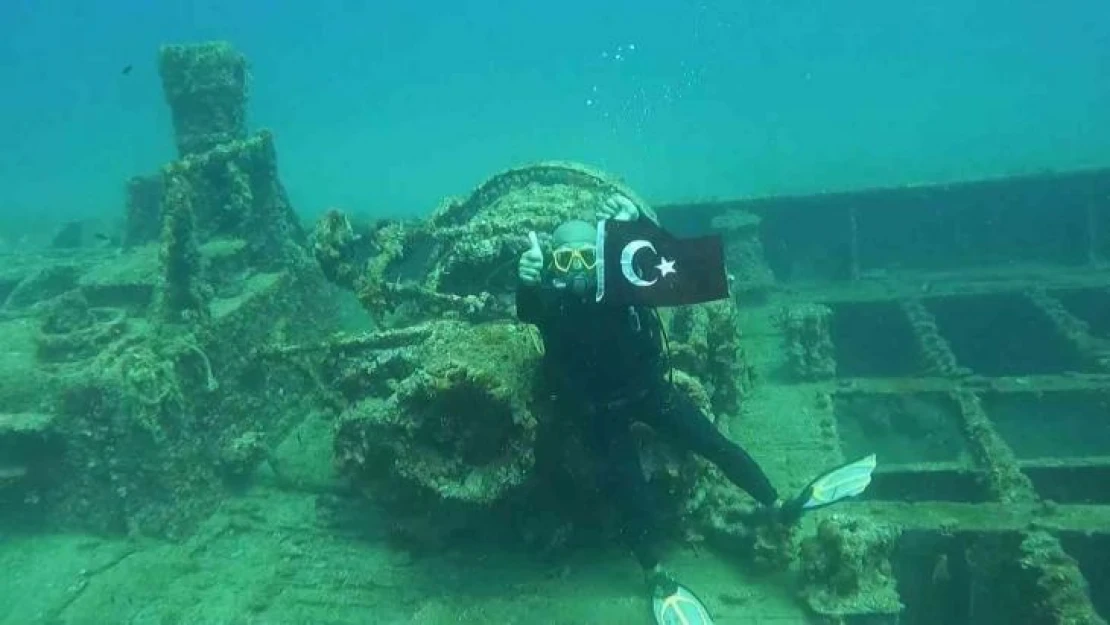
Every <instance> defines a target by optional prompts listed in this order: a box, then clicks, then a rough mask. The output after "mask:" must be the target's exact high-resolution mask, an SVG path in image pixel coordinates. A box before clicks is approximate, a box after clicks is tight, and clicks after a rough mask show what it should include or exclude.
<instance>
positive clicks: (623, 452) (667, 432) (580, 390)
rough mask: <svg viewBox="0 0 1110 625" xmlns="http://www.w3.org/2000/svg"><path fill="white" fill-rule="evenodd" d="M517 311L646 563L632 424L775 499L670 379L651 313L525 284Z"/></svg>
mask: <svg viewBox="0 0 1110 625" xmlns="http://www.w3.org/2000/svg"><path fill="white" fill-rule="evenodd" d="M516 305H517V317H518V318H519V319H520V320H521V321H523V322H526V323H531V324H535V325H536V326H537V327H538V328H539V330H540V333H541V334H542V335H543V342H544V361H543V362H544V371H545V377H546V379H547V383H548V384H549V385H550V387H551V390H552V392H553V393H554V394H555V395H556V397H557V398H558V401H559V402H560V404H561V406H562V407H564V408H567V409H570V410H573V411H574V412H575V413H576V414H577V415H579V416H580V417H581V418H582V419H581V420H582V423H583V425H584V438H585V440H586V442H587V444H588V445H589V446H590V447H591V448H592V451H593V452H594V453H595V454H596V457H597V460H598V462H599V465H600V467H601V470H600V471H599V475H598V478H599V481H600V485H601V488H602V489H603V492H604V493H605V494H606V496H607V497H609V498H611V499H612V500H613V501H614V502H615V503H616V505H617V506H618V507H619V508H620V513H621V518H622V521H623V527H622V533H623V534H624V537H625V539H626V540H627V541H628V544H629V547H631V549H632V551H633V553H635V555H636V558H637V559H638V560H639V561H640V564H641V565H642V566H644V567H645V568H651V567H652V566H654V565H655V564H657V563H658V562H659V554H658V540H657V539H656V537H655V535H654V534H655V532H654V530H655V529H656V524H657V513H656V510H657V508H656V505H655V502H654V501H653V500H652V493H651V490H650V488H649V486H648V483H647V480H646V478H645V477H644V474H643V471H642V470H641V468H640V458H639V448H638V447H637V445H636V441H635V439H634V438H633V435H632V431H631V427H630V426H631V425H632V423H633V421H640V422H643V423H645V424H647V425H649V426H651V427H652V428H653V429H655V430H656V431H657V432H659V433H660V434H661V435H663V436H665V437H667V439H668V440H669V441H670V442H671V443H673V444H675V445H676V446H678V447H680V448H684V449H687V450H689V451H692V452H694V453H696V454H698V455H700V456H702V457H704V458H705V459H707V460H709V461H710V462H712V463H713V464H715V465H716V466H717V467H718V468H719V469H720V470H721V471H722V472H723V473H724V474H725V475H726V476H727V477H728V478H729V479H730V480H731V481H732V482H733V483H735V484H736V485H737V486H739V487H740V488H742V489H744V490H745V491H747V492H748V493H749V494H751V495H752V497H754V498H755V499H756V500H757V501H759V502H760V503H762V504H764V505H771V504H773V503H774V501H775V500H776V499H777V497H778V495H777V493H776V491H775V488H774V487H773V486H772V485H771V482H770V481H769V480H768V479H767V476H766V475H765V474H764V473H763V470H762V469H760V467H759V465H758V464H756V462H755V461H754V460H753V459H752V458H751V456H749V455H748V453H747V452H746V451H744V449H743V448H741V447H740V446H739V445H737V444H736V443H734V442H732V441H730V440H729V439H728V438H726V437H725V436H724V435H723V434H721V433H720V431H718V430H717V428H716V427H715V426H714V425H713V424H712V423H710V421H709V420H708V419H707V418H706V417H705V416H704V415H703V414H702V413H701V411H700V410H699V409H698V408H697V406H695V405H694V403H693V402H692V401H691V400H690V399H689V398H688V397H686V396H685V395H684V394H683V393H680V392H677V391H676V390H675V389H674V388H673V385H672V384H671V383H670V382H669V379H668V376H667V370H668V363H667V360H666V355H665V353H664V344H663V337H662V328H661V327H660V324H659V320H658V316H657V315H656V314H655V313H654V311H652V310H651V309H649V308H639V307H611V306H605V305H600V304H595V303H592V302H582V301H576V300H574V299H572V298H568V297H564V296H561V295H560V294H558V293H555V292H552V291H550V290H546V289H542V288H540V287H529V286H521V287H519V288H518V289H517V294H516Z"/></svg>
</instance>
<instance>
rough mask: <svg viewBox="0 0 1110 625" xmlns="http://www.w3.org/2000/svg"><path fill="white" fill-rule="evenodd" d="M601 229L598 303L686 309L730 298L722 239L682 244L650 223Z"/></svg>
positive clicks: (683, 241)
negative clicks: (682, 307) (690, 305)
mask: <svg viewBox="0 0 1110 625" xmlns="http://www.w3.org/2000/svg"><path fill="white" fill-rule="evenodd" d="M601 228H602V232H601V236H600V237H599V239H600V241H599V243H600V248H601V262H599V263H598V266H597V279H598V292H597V300H598V301H599V302H604V303H607V304H616V305H636V304H639V305H644V306H686V305H689V304H700V303H702V302H709V301H713V300H718V299H727V298H728V296H729V294H728V273H727V272H726V271H725V258H724V246H723V244H722V242H721V237H720V236H717V235H711V236H704V237H695V238H688V239H680V238H678V237H675V236H674V235H672V234H670V233H669V232H667V231H666V230H663V229H662V228H661V227H659V226H657V225H656V224H654V223H652V222H651V221H650V220H648V219H640V220H638V221H611V220H608V221H604V222H602V224H601Z"/></svg>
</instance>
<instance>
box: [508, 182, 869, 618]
mask: <svg viewBox="0 0 1110 625" xmlns="http://www.w3.org/2000/svg"><path fill="white" fill-rule="evenodd" d="M596 218H597V219H598V221H601V220H606V219H610V220H615V221H636V220H640V219H649V220H651V221H652V222H653V223H654V224H655V225H657V226H658V221H657V219H656V218H655V216H654V215H653V214H651V213H649V212H647V211H644V210H641V209H640V208H639V207H638V206H637V205H636V204H635V203H634V202H633V201H632V200H630V199H629V198H627V197H625V196H623V195H615V196H612V197H610V198H608V199H607V200H606V201H605V202H604V203H603V204H602V206H601V207H600V208H598V209H597V212H596ZM529 239H530V244H531V245H530V247H529V249H527V250H526V251H525V252H524V253H523V254H522V255H521V256H520V259H519V263H518V278H519V281H518V286H517V291H516V314H517V318H518V319H519V320H520V321H522V322H524V323H528V324H533V325H535V326H537V328H538V329H539V332H540V335H541V336H542V338H543V346H544V350H543V352H544V356H543V361H542V372H543V377H544V381H545V384H547V385H548V390H549V391H550V392H551V394H552V396H553V397H554V398H555V401H556V405H557V407H558V409H559V410H560V412H563V413H565V414H572V415H575V416H576V417H577V420H578V421H579V425H580V430H581V433H582V438H583V440H584V442H585V444H586V445H587V448H588V449H589V450H590V451H591V452H592V454H593V456H594V457H595V459H596V461H597V465H598V475H597V477H598V482H599V487H600V488H601V490H602V492H603V493H604V494H605V496H606V497H607V498H609V499H610V500H612V501H613V502H614V504H615V506H616V508H617V512H618V515H619V518H620V523H621V535H622V538H623V540H624V541H625V543H626V545H627V546H628V548H630V550H631V551H632V552H633V554H634V555H635V557H636V559H637V561H638V562H639V564H640V566H641V567H642V568H643V571H644V576H645V580H646V582H647V585H648V588H649V590H650V592H651V596H652V600H653V605H654V611H655V618H656V620H657V622H659V623H671V622H673V623H703V624H704V623H711V622H712V620H711V619H710V617H709V615H708V612H706V611H705V608H704V607H703V606H702V605H701V602H700V601H698V600H697V598H696V597H695V596H694V595H693V593H691V592H690V591H689V590H688V589H686V588H684V587H682V586H681V585H680V584H678V582H677V581H676V580H675V579H674V577H673V576H671V575H670V574H669V573H668V572H667V571H666V570H665V569H664V568H663V566H662V562H661V560H662V554H661V553H660V540H659V538H658V537H657V536H656V533H657V528H656V525H657V520H658V515H657V513H656V510H657V508H656V505H655V502H654V501H653V496H652V490H651V488H650V486H649V484H648V481H647V478H646V477H645V476H644V473H643V471H642V469H641V464H640V457H639V446H638V445H637V441H636V438H635V436H634V431H633V424H634V423H637V422H639V423H642V424H645V425H647V426H649V427H650V428H652V429H653V430H655V431H656V432H657V433H658V434H660V435H661V436H663V437H665V438H666V439H667V440H668V441H669V442H670V443H672V444H674V445H675V446H676V447H678V448H680V449H684V450H687V451H691V452H693V453H695V454H698V455H700V456H702V457H703V458H705V459H706V460H708V461H710V462H712V463H713V464H714V465H716V466H717V468H718V469H720V470H721V472H722V473H723V474H724V475H725V476H726V477H727V478H728V479H729V480H730V481H732V482H733V483H734V484H735V485H737V486H739V487H740V488H741V489H743V490H745V491H746V492H747V493H748V494H750V495H751V496H752V497H753V498H754V499H755V500H756V501H757V502H759V503H760V504H762V505H763V506H764V507H765V510H766V511H767V512H768V513H769V514H770V515H771V517H772V518H773V519H775V520H776V522H780V523H787V524H790V523H794V522H795V521H796V520H797V519H798V518H799V517H800V516H801V514H802V512H803V511H804V510H806V509H809V508H815V507H820V506H822V505H827V504H828V503H833V502H834V501H838V500H839V499H842V498H844V497H846V496H850V495H852V494H858V492H861V491H862V490H863V487H865V486H866V483H867V482H869V481H870V475H871V468H873V467H874V456H869V457H868V458H866V459H864V460H862V461H857V462H856V463H850V464H849V465H845V467H841V468H839V469H837V470H834V471H832V472H830V473H828V474H826V475H823V476H821V477H820V478H818V479H817V480H815V481H814V482H813V483H811V484H810V485H809V486H807V488H806V489H804V490H803V491H802V493H801V494H799V496H797V497H795V498H793V499H790V500H788V501H784V500H783V499H782V498H781V497H780V496H779V493H778V491H776V489H775V487H774V486H773V485H772V484H771V481H770V480H769V479H768V478H767V475H766V474H765V473H764V472H763V470H762V469H761V468H760V466H759V464H758V463H757V462H756V461H755V460H754V459H753V458H752V457H751V455H749V454H748V452H747V451H745V450H744V449H743V448H742V447H741V446H740V445H738V444H736V443H735V442H733V441H731V440H729V439H728V438H727V437H725V436H724V435H723V434H722V433H721V432H720V431H719V430H718V429H717V428H716V426H714V425H713V423H711V422H710V421H709V419H707V418H706V416H705V415H703V414H702V412H701V410H700V409H699V408H698V407H697V406H696V405H695V404H694V403H693V401H691V399H690V398H688V397H687V396H686V395H685V394H683V393H682V392H680V391H678V390H677V389H676V388H675V386H674V385H673V383H672V382H671V380H670V377H669V375H668V373H669V371H670V363H669V358H668V354H667V351H666V346H665V341H666V338H665V336H664V334H663V326H662V322H661V321H660V319H659V315H658V314H657V313H656V312H655V310H654V309H652V308H649V307H646V306H616V305H607V304H604V303H598V302H597V301H596V299H595V294H596V290H597V277H596V273H597V271H596V269H597V265H598V257H599V255H600V254H602V253H603V250H599V249H597V244H598V243H597V241H598V226H597V225H596V224H594V223H589V222H586V221H579V220H572V221H567V222H565V223H563V224H561V225H560V226H558V227H557V228H556V229H555V231H554V232H553V233H552V236H551V253H550V254H549V255H545V254H544V252H543V249H542V248H541V246H540V243H539V240H538V238H537V236H536V233H535V232H530V233H529ZM861 463H862V464H861Z"/></svg>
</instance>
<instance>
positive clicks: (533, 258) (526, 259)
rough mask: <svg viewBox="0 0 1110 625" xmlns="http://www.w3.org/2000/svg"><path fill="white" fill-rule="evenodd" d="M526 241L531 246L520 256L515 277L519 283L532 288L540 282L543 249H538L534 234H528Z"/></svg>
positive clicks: (538, 244)
mask: <svg viewBox="0 0 1110 625" xmlns="http://www.w3.org/2000/svg"><path fill="white" fill-rule="evenodd" d="M528 240H529V241H530V242H531V244H532V246H531V247H529V248H528V249H527V250H524V253H523V254H521V255H520V262H519V263H517V276H518V277H519V278H520V281H521V283H523V284H527V285H528V286H533V285H536V284H539V282H540V271H542V270H543V249H541V248H540V241H539V239H537V238H536V233H535V232H529V233H528Z"/></svg>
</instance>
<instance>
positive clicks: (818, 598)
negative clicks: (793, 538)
mask: <svg viewBox="0 0 1110 625" xmlns="http://www.w3.org/2000/svg"><path fill="white" fill-rule="evenodd" d="M899 533H900V532H899V531H898V530H897V529H896V528H894V527H891V526H886V525H880V524H877V523H875V522H873V521H870V520H868V519H866V518H863V517H847V516H843V515H837V514H833V515H829V516H828V517H826V518H824V519H822V520H821V522H820V524H819V525H818V527H817V533H816V535H814V536H811V537H808V538H806V539H804V540H803V541H802V545H801V551H800V556H799V559H800V564H801V572H802V579H803V584H804V585H803V588H802V597H803V598H804V600H805V601H806V603H807V604H808V605H809V607H810V609H812V610H813V611H814V612H815V613H817V614H819V615H822V616H826V617H839V618H844V617H849V616H852V615H859V614H867V615H881V614H886V615H897V614H898V613H900V612H901V611H902V607H903V606H902V602H901V600H900V599H899V596H898V588H897V580H896V579H895V578H894V571H893V567H892V566H891V557H892V555H893V552H894V548H895V546H896V544H897V539H898V536H899Z"/></svg>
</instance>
